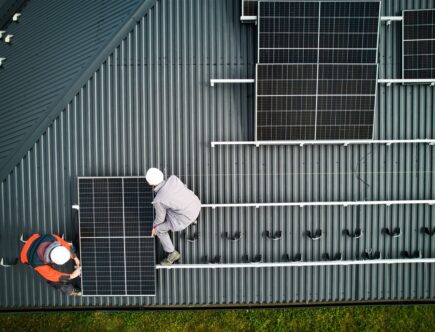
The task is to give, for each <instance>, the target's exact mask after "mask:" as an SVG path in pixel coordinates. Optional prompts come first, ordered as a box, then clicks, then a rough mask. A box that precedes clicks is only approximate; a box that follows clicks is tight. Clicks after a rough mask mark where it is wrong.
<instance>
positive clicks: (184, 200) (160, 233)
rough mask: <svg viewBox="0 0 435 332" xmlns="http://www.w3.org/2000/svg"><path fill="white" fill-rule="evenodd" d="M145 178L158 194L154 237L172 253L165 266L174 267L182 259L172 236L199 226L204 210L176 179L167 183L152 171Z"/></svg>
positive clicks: (172, 177) (171, 178)
mask: <svg viewBox="0 0 435 332" xmlns="http://www.w3.org/2000/svg"><path fill="white" fill-rule="evenodd" d="M145 177H146V180H147V182H148V184H149V185H151V186H153V187H154V192H155V194H156V195H155V198H154V201H153V206H154V209H155V211H156V217H155V219H154V224H153V230H152V236H155V235H157V237H158V238H159V240H160V243H161V244H162V247H163V250H164V251H165V252H166V253H168V257H167V258H165V259H164V260H163V261H162V262H161V264H162V265H171V264H172V263H174V262H175V261H177V260H179V259H180V257H181V255H180V253H179V252H178V251H177V250H175V247H174V245H173V243H172V241H171V238H170V237H169V234H168V232H169V231H172V232H179V231H182V230H183V229H185V228H187V227H188V226H189V225H190V224H192V223H193V222H195V221H196V219H197V218H198V216H199V212H200V210H201V201H200V200H199V198H198V196H196V195H195V194H194V193H193V191H191V190H189V189H188V188H187V187H186V185H185V184H184V183H183V182H181V180H180V179H179V178H178V177H176V176H175V175H172V176H170V177H169V178H168V179H167V180H166V181H164V176H163V173H162V172H161V171H160V170H159V169H157V168H150V169H149V170H148V171H147V174H146V176H145Z"/></svg>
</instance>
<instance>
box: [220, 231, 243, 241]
mask: <svg viewBox="0 0 435 332" xmlns="http://www.w3.org/2000/svg"><path fill="white" fill-rule="evenodd" d="M241 236H242V233H241V232H239V231H237V232H235V233H234V235H233V236H230V235H228V232H224V233H222V237H224V238H225V239H227V240H229V241H239V240H240V237H241Z"/></svg>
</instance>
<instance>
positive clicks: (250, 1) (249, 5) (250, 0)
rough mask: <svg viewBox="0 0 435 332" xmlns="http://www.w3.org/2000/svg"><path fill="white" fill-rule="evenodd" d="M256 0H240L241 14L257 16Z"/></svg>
mask: <svg viewBox="0 0 435 332" xmlns="http://www.w3.org/2000/svg"><path fill="white" fill-rule="evenodd" d="M257 2H258V0H242V16H257Z"/></svg>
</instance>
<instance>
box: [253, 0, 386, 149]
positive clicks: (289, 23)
mask: <svg viewBox="0 0 435 332" xmlns="http://www.w3.org/2000/svg"><path fill="white" fill-rule="evenodd" d="M379 9H380V6H379V2H370V3H363V2H361V3H354V2H290V3H288V2H260V9H259V30H258V31H259V50H258V52H259V53H258V62H259V63H258V64H257V80H256V84H257V86H256V94H257V115H256V127H257V130H256V139H257V140H260V141H261V140H305V139H310V140H311V139H370V138H371V137H372V133H373V118H374V107H375V103H374V99H375V95H376V85H377V82H376V78H377V64H376V62H377V39H378V24H379ZM286 64H291V65H286ZM295 97H303V98H305V99H304V100H303V102H302V104H304V103H307V105H308V107H307V106H303V105H298V106H296V107H295V105H294V104H293V103H287V101H288V99H287V98H295ZM277 98H281V99H277ZM320 113H321V114H320Z"/></svg>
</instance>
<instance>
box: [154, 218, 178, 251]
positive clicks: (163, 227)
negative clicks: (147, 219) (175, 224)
mask: <svg viewBox="0 0 435 332" xmlns="http://www.w3.org/2000/svg"><path fill="white" fill-rule="evenodd" d="M169 231H172V228H171V225H170V224H169V223H168V222H167V221H165V222H163V223H161V224H158V225H157V226H156V234H157V237H158V238H159V240H160V243H161V244H162V247H163V250H164V251H166V252H167V253H171V252H174V250H175V247H174V244H173V243H172V240H171V237H170V236H169V233H168V232H169Z"/></svg>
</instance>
